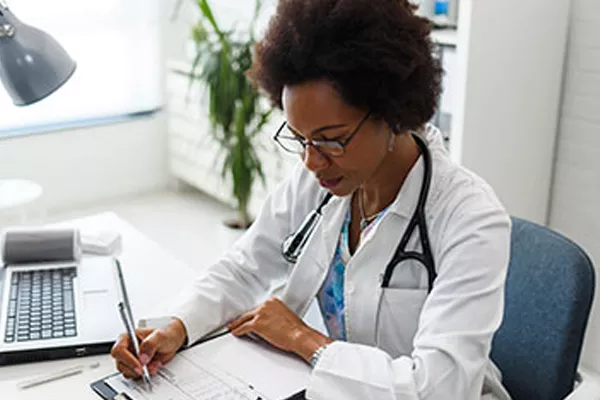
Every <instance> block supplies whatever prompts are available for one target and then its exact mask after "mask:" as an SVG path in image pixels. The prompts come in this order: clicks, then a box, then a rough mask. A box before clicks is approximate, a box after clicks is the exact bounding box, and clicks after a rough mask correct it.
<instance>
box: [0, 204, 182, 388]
mask: <svg viewBox="0 0 600 400" xmlns="http://www.w3.org/2000/svg"><path fill="white" fill-rule="evenodd" d="M66 224H73V225H76V226H78V227H81V228H82V229H90V230H107V229H108V230H116V231H118V232H120V233H121V235H122V240H123V242H122V243H123V246H122V247H123V251H122V254H121V256H120V260H121V262H122V265H123V273H124V275H125V279H126V281H127V286H128V291H129V297H130V300H131V305H132V308H133V312H134V315H135V317H136V318H138V319H140V318H145V317H159V316H164V315H167V312H168V310H169V306H170V304H169V303H168V302H165V299H173V298H175V297H176V295H177V293H178V292H179V289H180V288H181V286H182V284H183V283H184V282H189V279H191V278H192V277H193V275H194V271H193V270H192V269H191V268H189V267H188V266H186V265H185V264H184V263H182V262H181V261H178V260H177V259H176V258H174V257H173V256H171V255H169V254H168V253H166V252H165V251H163V250H162V249H161V247H160V246H159V245H158V244H156V243H154V242H153V241H152V240H150V239H148V238H147V237H145V236H144V235H142V234H141V233H140V232H138V231H137V230H136V229H135V228H133V227H132V226H131V225H129V224H128V223H127V222H125V221H124V220H122V219H120V218H119V217H118V216H117V215H115V214H113V213H103V214H99V215H95V216H91V217H86V218H82V219H78V220H74V221H68V222H66ZM150 293H157V294H159V295H158V296H156V297H154V298H152V296H151V295H150ZM115 312H117V311H116V308H115ZM93 363H98V364H99V366H98V367H96V368H94V369H90V368H87V369H86V370H85V372H84V373H82V374H79V375H75V376H71V377H68V378H64V379H60V380H58V381H54V382H50V383H46V384H43V385H40V386H37V387H34V388H30V389H25V390H19V389H17V383H19V382H21V381H23V380H25V379H27V378H29V377H31V376H34V375H38V374H42V373H47V372H49V371H55V370H62V369H64V368H68V367H72V366H76V365H85V366H88V365H91V364H93ZM114 371H115V367H114V363H113V361H112V359H111V358H110V356H109V355H102V356H93V357H82V358H77V359H66V360H59V361H47V362H41V363H29V364H19V365H15V366H5V367H0V397H1V398H2V399H7V400H8V399H10V400H29V399H37V400H39V399H47V398H54V399H60V400H97V399H99V397H98V395H96V394H95V393H94V392H93V391H92V390H91V389H90V387H89V384H90V382H92V381H95V380H97V379H99V378H102V377H104V376H106V375H108V374H110V373H112V372H114Z"/></svg>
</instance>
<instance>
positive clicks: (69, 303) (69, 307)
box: [65, 295, 74, 311]
mask: <svg viewBox="0 0 600 400" xmlns="http://www.w3.org/2000/svg"><path fill="white" fill-rule="evenodd" d="M73 310H74V307H73V296H72V295H71V296H66V297H65V311H73Z"/></svg>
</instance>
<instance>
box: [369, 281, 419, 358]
mask: <svg viewBox="0 0 600 400" xmlns="http://www.w3.org/2000/svg"><path fill="white" fill-rule="evenodd" d="M426 298H427V289H396V288H394V289H393V288H386V289H383V293H382V298H381V308H380V310H379V321H378V333H377V336H378V338H376V339H377V342H378V346H379V347H380V348H381V349H382V350H384V351H386V352H387V353H388V354H389V355H390V356H392V357H394V358H397V357H399V356H401V355H410V353H411V352H412V350H413V339H414V337H415V334H416V333H417V328H418V325H419V318H420V316H421V310H422V309H423V303H425V299H426Z"/></svg>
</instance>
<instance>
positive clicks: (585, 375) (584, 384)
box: [564, 370, 600, 400]
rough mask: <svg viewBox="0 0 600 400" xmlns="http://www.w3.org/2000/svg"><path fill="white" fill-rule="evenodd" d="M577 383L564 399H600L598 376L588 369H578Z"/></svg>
mask: <svg viewBox="0 0 600 400" xmlns="http://www.w3.org/2000/svg"><path fill="white" fill-rule="evenodd" d="M579 378H580V379H579V383H578V384H577V385H576V386H575V389H574V390H573V391H572V392H571V393H570V394H569V395H568V396H567V397H565V399H564V400H600V376H598V375H597V374H594V373H592V372H590V371H586V370H580V371H579Z"/></svg>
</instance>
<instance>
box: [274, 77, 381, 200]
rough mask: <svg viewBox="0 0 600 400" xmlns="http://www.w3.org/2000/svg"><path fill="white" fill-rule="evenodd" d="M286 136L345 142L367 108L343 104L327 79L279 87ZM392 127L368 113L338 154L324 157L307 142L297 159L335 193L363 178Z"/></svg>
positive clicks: (353, 187)
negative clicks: (285, 119)
mask: <svg viewBox="0 0 600 400" xmlns="http://www.w3.org/2000/svg"><path fill="white" fill-rule="evenodd" d="M282 100H283V109H284V113H285V116H286V118H287V122H288V124H287V125H288V128H286V129H285V130H284V131H283V132H284V134H285V135H286V136H290V135H292V134H293V135H295V136H297V137H301V138H305V139H307V140H317V141H318V140H338V141H340V142H342V143H343V142H344V141H345V140H346V139H347V138H348V137H349V136H350V135H352V133H353V132H354V131H355V129H356V128H357V126H358V125H359V124H360V122H361V121H362V120H363V118H364V117H365V116H366V115H367V113H368V110H363V109H357V108H354V107H351V106H349V105H347V104H345V103H344V102H343V101H342V99H341V98H340V96H339V95H338V93H337V91H336V90H335V89H334V87H333V86H332V85H331V84H330V83H329V82H327V81H322V80H319V81H310V82H306V83H302V84H299V85H294V86H286V87H285V88H284V90H283V98H282ZM390 137H391V133H390V131H389V129H388V127H387V126H386V124H385V123H384V122H383V121H381V120H377V119H375V118H373V117H369V118H367V119H366V120H365V121H364V122H363V123H362V125H360V128H359V130H358V131H357V132H356V134H355V135H354V136H353V137H352V138H351V139H350V141H349V142H348V143H347V145H346V146H345V148H344V153H343V155H341V156H339V157H328V156H326V155H324V154H322V153H321V152H319V150H318V149H316V148H315V147H314V146H310V145H309V146H307V147H306V149H305V151H304V153H303V154H302V159H303V161H304V165H305V166H306V168H308V169H309V170H310V171H311V172H313V173H314V174H315V176H316V177H317V179H318V180H319V183H320V184H321V186H323V187H325V188H326V189H328V190H329V191H330V192H331V193H333V194H334V195H336V196H346V195H348V194H351V193H352V192H354V191H355V190H356V189H357V188H358V187H359V186H360V185H362V184H363V183H364V182H366V181H367V180H368V179H369V178H370V177H371V176H373V175H374V173H375V172H376V171H377V168H378V167H379V166H380V165H381V163H382V161H383V159H384V158H385V157H386V155H388V154H390V153H389V152H388V146H389V142H390Z"/></svg>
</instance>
